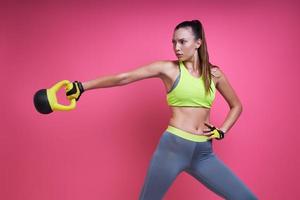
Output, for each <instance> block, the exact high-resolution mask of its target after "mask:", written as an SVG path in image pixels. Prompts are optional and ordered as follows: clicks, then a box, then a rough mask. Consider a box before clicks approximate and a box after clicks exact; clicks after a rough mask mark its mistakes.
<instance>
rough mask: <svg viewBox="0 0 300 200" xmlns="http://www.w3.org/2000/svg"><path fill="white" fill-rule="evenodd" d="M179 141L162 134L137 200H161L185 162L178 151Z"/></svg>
mask: <svg viewBox="0 0 300 200" xmlns="http://www.w3.org/2000/svg"><path fill="white" fill-rule="evenodd" d="M179 143H180V141H179V139H176V138H175V137H174V136H172V135H170V134H164V135H163V136H162V138H161V140H160V143H159V145H158V146H157V148H156V150H155V152H154V154H153V156H152V159H151V162H150V165H149V168H148V170H147V175H146V178H145V181H144V185H143V188H142V190H141V193H140V197H139V200H161V199H163V196H164V195H165V193H166V192H167V190H168V188H169V187H170V186H171V184H172V182H173V181H174V180H175V179H176V177H177V175H178V174H179V173H180V172H181V171H183V168H184V167H185V166H186V165H187V161H186V160H185V158H184V157H183V156H182V152H181V153H178V151H180V146H182V145H180V144H179Z"/></svg>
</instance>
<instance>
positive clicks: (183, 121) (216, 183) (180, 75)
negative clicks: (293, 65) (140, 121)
mask: <svg viewBox="0 0 300 200" xmlns="http://www.w3.org/2000/svg"><path fill="white" fill-rule="evenodd" d="M172 43H173V48H174V52H175V54H176V56H177V57H178V60H176V61H156V62H153V63H151V64H149V65H146V66H143V67H140V68H137V69H135V70H132V71H129V72H125V73H120V74H117V75H113V76H105V77H100V78H97V79H95V80H90V81H87V82H84V83H81V82H78V81H75V82H73V83H70V84H69V85H68V86H67V89H66V92H67V96H68V98H69V99H72V98H75V99H76V100H77V101H78V100H79V98H80V96H81V94H82V93H83V92H84V91H86V90H91V89H96V88H104V87H113V86H121V85H126V84H129V83H132V82H134V81H138V80H142V79H146V78H152V77H158V78H160V79H161V80H162V81H163V83H164V85H165V87H166V92H167V101H168V105H169V106H170V107H171V109H172V112H173V115H172V117H171V119H170V121H169V125H168V127H167V128H166V130H165V132H164V133H163V134H162V136H161V138H160V141H159V144H158V145H157V147H156V150H155V152H154V154H153V157H152V159H151V162H150V166H149V168H148V171H147V175H146V177H145V182H144V185H143V188H142V190H141V193H140V197H139V199H140V200H148V199H149V200H159V199H162V198H163V196H164V195H165V193H166V192H167V190H168V188H169V187H170V185H171V184H172V182H173V181H174V180H175V178H176V177H177V176H178V175H179V173H181V172H182V171H185V172H187V173H188V174H190V175H191V176H193V177H195V178H196V179H197V180H198V181H200V182H201V183H202V184H204V185H205V186H206V187H207V188H208V189H210V190H211V191H213V192H215V193H216V194H217V195H219V196H220V197H223V198H225V199H238V200H246V199H257V197H256V196H255V195H254V194H253V193H252V192H251V191H250V190H249V189H248V188H247V186H246V185H245V184H244V183H243V182H242V181H241V180H240V179H239V178H238V177H237V176H236V175H235V174H234V173H233V172H232V171H231V170H230V169H229V168H228V167H227V166H226V165H225V164H224V163H223V162H222V161H221V160H220V159H219V158H218V157H217V155H215V154H214V152H213V148H212V143H213V142H212V140H213V139H217V140H221V139H223V138H224V134H225V133H227V132H228V131H229V130H230V128H231V127H232V126H233V124H234V123H235V122H236V120H237V119H238V117H239V116H240V114H241V112H242V105H241V102H240V100H239V98H238V97H237V95H236V93H235V91H234V90H233V88H232V87H231V85H230V83H229V81H228V79H227V78H226V76H225V74H224V72H223V71H222V70H221V69H220V68H219V67H217V66H213V65H212V64H211V63H210V62H209V57H208V52H207V45H206V40H205V35H204V29H203V26H202V24H201V22H200V21H198V20H192V21H184V22H182V23H180V24H178V25H177V26H176V27H175V29H174V33H173V39H172ZM216 90H218V91H219V92H220V93H221V94H222V96H223V97H224V98H225V100H226V101H227V103H228V105H229V107H230V112H229V113H228V115H227V117H226V119H225V121H224V123H223V124H222V126H221V127H220V128H217V127H215V126H213V125H211V124H210V123H209V116H210V108H211V105H212V103H213V101H214V98H215V92H216Z"/></svg>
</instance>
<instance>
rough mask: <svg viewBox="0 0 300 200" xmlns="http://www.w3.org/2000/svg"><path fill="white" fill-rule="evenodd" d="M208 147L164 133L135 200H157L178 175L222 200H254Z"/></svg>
mask: <svg viewBox="0 0 300 200" xmlns="http://www.w3.org/2000/svg"><path fill="white" fill-rule="evenodd" d="M212 143H213V140H208V141H206V142H194V141H190V140H187V139H184V138H182V137H179V136H177V135H174V134H172V133H170V132H168V131H165V132H164V133H163V134H162V136H161V138H160V141H159V144H158V145H157V147H156V150H155V152H154V154H153V157H152V159H151V162H150V166H149V168H148V171H147V175H146V177H145V180H144V181H145V182H144V185H143V188H142V190H141V193H140V197H139V200H161V199H162V198H163V196H164V195H165V193H166V192H167V190H168V188H169V187H170V186H171V184H172V182H173V181H174V180H175V178H176V177H177V175H178V174H179V173H181V172H182V171H185V172H187V173H188V174H190V175H191V176H193V177H195V178H196V179H197V180H198V181H200V182H201V183H202V184H204V185H205V186H206V187H207V188H208V189H210V190H211V191H213V192H214V193H215V194H217V195H219V196H220V197H223V198H224V199H230V200H231V199H237V200H250V199H251V200H252V199H257V197H256V196H255V195H254V194H253V193H252V192H251V191H250V190H249V188H247V186H246V185H245V184H244V183H243V182H242V181H241V180H240V179H239V178H238V177H237V176H236V175H235V174H234V173H233V172H232V171H231V170H230V169H229V168H228V167H227V166H226V165H225V164H224V163H223V162H222V161H221V160H220V159H218V157H217V155H215V154H214V153H213V149H212ZM187 199H188V198H187Z"/></svg>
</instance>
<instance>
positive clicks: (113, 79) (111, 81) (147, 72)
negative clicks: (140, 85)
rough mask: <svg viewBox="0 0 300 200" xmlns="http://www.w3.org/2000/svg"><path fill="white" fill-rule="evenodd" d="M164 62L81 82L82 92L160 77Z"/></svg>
mask: <svg viewBox="0 0 300 200" xmlns="http://www.w3.org/2000/svg"><path fill="white" fill-rule="evenodd" d="M165 62H166V61H155V62H152V63H150V64H147V65H144V66H141V67H139V68H136V69H134V70H131V71H127V72H123V73H119V74H116V75H109V76H102V77H99V78H96V79H93V80H89V81H86V82H83V83H82V85H83V88H84V91H86V90H92V89H97V88H105V87H114V86H121V85H126V84H129V83H132V82H135V81H138V80H142V79H146V78H151V77H160V76H161V74H162V69H163V64H164V63H165Z"/></svg>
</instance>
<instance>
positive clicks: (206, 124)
mask: <svg viewBox="0 0 300 200" xmlns="http://www.w3.org/2000/svg"><path fill="white" fill-rule="evenodd" d="M204 125H205V126H207V127H208V128H210V129H212V128H213V126H212V125H210V124H208V123H206V122H204Z"/></svg>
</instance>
